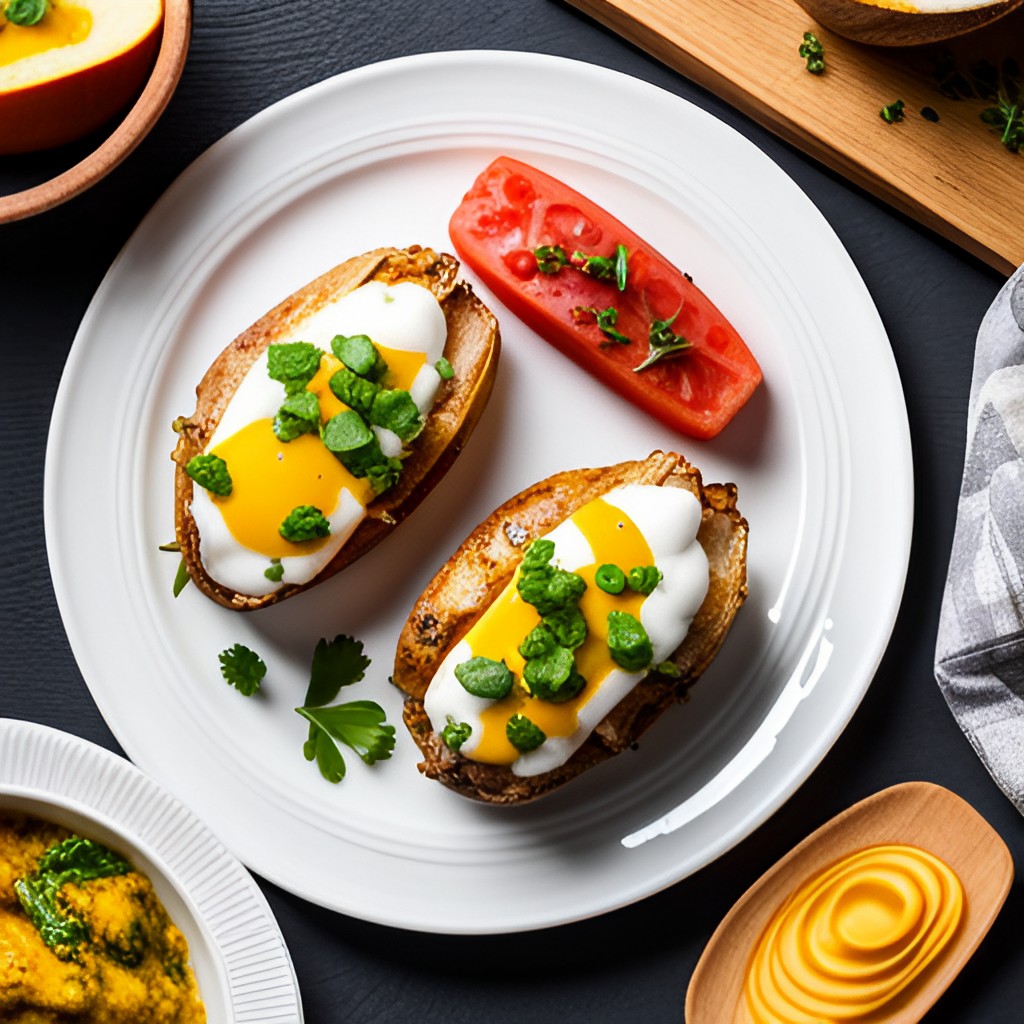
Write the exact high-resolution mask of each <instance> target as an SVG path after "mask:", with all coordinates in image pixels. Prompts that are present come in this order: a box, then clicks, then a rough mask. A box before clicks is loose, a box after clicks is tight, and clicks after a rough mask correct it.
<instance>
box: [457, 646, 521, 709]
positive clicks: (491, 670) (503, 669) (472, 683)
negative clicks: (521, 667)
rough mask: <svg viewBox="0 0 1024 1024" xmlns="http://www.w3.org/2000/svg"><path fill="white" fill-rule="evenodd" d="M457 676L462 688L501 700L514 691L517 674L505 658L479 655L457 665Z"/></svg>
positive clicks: (475, 693) (477, 695)
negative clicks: (499, 659) (498, 659)
mask: <svg viewBox="0 0 1024 1024" xmlns="http://www.w3.org/2000/svg"><path fill="white" fill-rule="evenodd" d="M455 678H456V679H458V681H459V682H460V683H461V684H462V688H463V689H464V690H465V691H466V692H467V693H471V694H473V696H474V697H483V698H484V699H486V700H501V698H502V697H507V696H508V695H509V693H511V692H512V684H513V683H514V682H515V676H513V675H512V672H511V671H510V669H509V667H508V666H507V665H506V664H505V662H504V660H502V661H494V660H493V659H491V658H484V657H482V656H481V655H477V656H476V657H475V658H470V659H469V660H468V661H464V662H462V663H461V664H459V665H456V666H455Z"/></svg>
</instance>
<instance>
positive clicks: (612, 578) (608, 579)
mask: <svg viewBox="0 0 1024 1024" xmlns="http://www.w3.org/2000/svg"><path fill="white" fill-rule="evenodd" d="M594 582H595V583H596V584H597V585H598V586H599V587H600V588H601V589H602V590H603V591H604V592H605V593H606V594H621V593H622V591H623V590H625V589H626V574H625V573H624V572H623V571H622V570H621V569H620V568H619V567H618V566H617V565H612V564H611V563H610V562H605V564H604V565H602V566H599V567H598V570H597V572H596V573H594Z"/></svg>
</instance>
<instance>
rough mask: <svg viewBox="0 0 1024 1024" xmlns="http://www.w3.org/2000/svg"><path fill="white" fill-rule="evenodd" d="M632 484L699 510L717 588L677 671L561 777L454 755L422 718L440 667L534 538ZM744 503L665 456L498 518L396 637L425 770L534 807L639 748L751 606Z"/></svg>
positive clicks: (653, 681) (677, 660)
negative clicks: (673, 492)
mask: <svg viewBox="0 0 1024 1024" xmlns="http://www.w3.org/2000/svg"><path fill="white" fill-rule="evenodd" d="M623 484H654V485H657V486H660V487H679V488H685V489H687V490H689V491H690V492H691V493H692V494H693V495H694V496H695V497H696V498H697V499H698V501H699V502H700V512H699V527H698V528H697V535H696V540H697V543H699V545H700V546H701V548H703V550H704V553H705V555H706V556H707V562H708V569H709V584H708V590H707V594H706V596H705V597H704V599H703V602H702V603H701V604H700V606H699V609H698V611H697V612H696V615H695V616H694V618H693V619H692V622H691V625H690V628H689V631H688V632H687V634H686V636H685V639H684V640H683V642H682V643H681V644H680V645H679V647H678V648H677V649H676V650H675V652H674V653H673V654H672V655H671V659H670V660H671V662H672V663H673V664H674V665H675V666H676V668H675V669H673V670H672V671H671V672H669V671H667V669H666V670H662V671H657V670H655V671H652V672H649V674H647V675H646V677H645V678H643V679H642V680H641V682H640V683H639V684H637V685H636V686H635V687H634V688H633V689H632V690H630V691H629V693H628V694H627V695H626V696H625V697H624V698H623V699H622V700H621V701H620V702H619V703H618V704H616V705H615V706H614V707H613V709H612V710H611V711H610V712H609V713H608V714H607V715H606V716H605V717H604V718H603V719H602V720H601V722H600V724H599V725H598V726H597V727H596V728H595V729H594V730H593V732H592V733H590V735H589V736H588V738H587V739H586V740H585V741H584V742H583V744H582V746H580V747H579V748H578V749H577V750H576V751H575V753H573V754H572V755H571V756H570V757H569V759H568V760H567V761H565V763H563V764H562V765H561V766H560V767H557V768H555V769H553V770H550V771H546V772H544V773H542V774H537V775H528V776H522V775H516V774H514V773H513V771H512V770H511V768H509V767H507V766H506V765H503V764H494V763H484V762H482V761H474V760H471V759H469V758H467V757H465V756H462V755H461V754H460V753H456V752H454V751H453V750H452V749H451V748H450V746H449V745H447V744H446V743H445V742H444V741H443V740H442V737H441V735H440V734H439V733H438V732H436V731H435V729H434V727H433V726H432V724H431V721H430V718H429V716H428V715H427V713H426V711H425V709H424V697H425V695H426V692H427V689H428V687H429V685H430V683H431V680H432V679H433V677H434V675H435V672H436V671H437V669H438V666H440V664H441V663H442V662H443V661H444V659H445V657H446V655H447V654H448V653H449V652H450V651H451V650H452V648H453V647H455V645H456V644H458V642H459V641H460V639H461V638H463V637H464V636H465V635H466V634H467V632H468V631H469V630H470V628H471V627H472V626H473V624H474V623H475V622H476V621H477V620H478V619H479V618H480V617H481V616H482V615H483V613H484V611H485V610H486V609H487V608H488V607H489V606H490V605H491V604H492V603H493V602H494V601H495V599H496V598H497V597H498V595H499V594H500V593H501V592H502V591H503V590H504V588H505V587H506V585H507V584H508V583H509V581H510V580H511V579H512V578H513V575H514V573H515V571H516V568H517V567H518V566H519V564H520V562H521V561H522V560H523V555H524V552H525V551H526V549H527V548H528V547H529V545H530V542H531V541H532V540H533V539H534V538H537V537H541V536H542V535H544V534H546V533H548V532H549V531H551V530H552V529H553V528H554V527H556V526H557V525H558V524H559V523H561V522H563V521H564V520H566V519H567V518H568V517H570V516H571V515H572V514H573V513H574V512H575V511H577V510H578V509H580V508H581V507H583V506H584V505H586V504H587V503H588V502H590V501H592V500H593V499H595V498H598V497H601V496H602V495H605V494H607V493H608V492H609V491H610V490H611V489H612V488H615V487H618V486H620V485H623ZM736 498H737V495H736V488H735V486H734V485H732V484H704V483H703V482H702V480H701V476H700V473H699V471H698V470H697V469H695V468H694V467H693V466H691V465H690V464H689V463H688V462H687V461H686V460H685V459H684V458H683V457H682V456H680V455H677V454H673V453H665V452H660V451H657V452H654V453H653V454H652V455H650V456H649V457H648V458H646V459H643V460H641V461H635V462H624V463H620V464H618V465H614V466H609V467H606V468H598V469H582V470H575V471H571V472H565V473H560V474H557V475H555V476H553V477H550V478H548V479H547V480H543V481H541V482H540V483H537V484H535V485H534V486H532V487H530V488H528V489H527V490H525V491H523V492H522V493H520V494H518V495H516V496H515V497H514V498H512V499H510V500H509V501H507V502H505V504H503V505H502V506H501V507H500V508H498V509H497V510H496V511H495V512H494V513H492V514H491V515H490V516H489V517H488V518H487V519H486V520H484V522H482V523H481V524H480V525H479V526H478V527H477V528H476V529H475V530H474V531H473V533H472V534H471V535H470V536H469V537H468V538H467V540H466V541H465V542H464V543H463V544H462V546H461V547H460V548H459V549H458V551H457V552H456V553H455V554H454V555H453V556H452V558H451V559H450V560H449V561H448V562H447V564H446V565H445V566H444V567H443V568H442V569H441V571H440V572H439V573H438V574H437V575H436V576H435V578H434V579H433V581H432V582H431V583H430V584H429V585H428V586H427V588H426V590H425V591H424V592H423V594H422V595H421V596H420V598H419V600H418V601H417V602H416V604H415V606H414V608H413V610H412V613H411V614H410V616H409V618H408V620H407V622H406V624H405V627H404V629H403V630H402V633H401V636H400V638H399V642H398V649H397V652H396V656H395V666H394V674H393V680H394V683H395V684H396V685H397V686H398V687H399V688H400V689H401V690H402V691H403V692H404V694H405V702H404V712H403V717H404V719H405V723H406V726H407V727H408V729H409V731H410V733H411V734H412V737H413V739H414V740H415V741H416V743H417V745H418V746H419V748H420V751H421V752H422V754H423V761H422V762H421V763H420V765H419V767H420V770H421V771H422V772H423V773H424V774H425V775H426V776H428V777H429V778H432V779H436V780H437V781H439V782H441V783H443V784H444V785H445V786H448V787H449V788H451V789H453V790H455V791H456V792H458V793H461V794H462V795H463V796H467V797H471V798H473V799H476V800H481V801H485V802H488V803H495V804H516V803H525V802H527V801H530V800H533V799H536V798H537V797H540V796H543V795H544V794H546V793H550V792H551V791H552V790H554V789H556V788H557V787H559V786H561V785H563V784H564V783H566V782H568V781H569V780H570V779H573V778H575V777H576V776H578V775H579V774H580V773H581V772H584V771H586V770H587V769H588V768H591V767H593V766H594V765H597V764H599V763H601V762H602V761H605V760H607V759H608V758H610V757H611V756H613V755H614V754H618V753H620V752H621V751H623V750H625V749H626V748H627V747H629V746H630V745H631V744H633V743H634V742H635V741H636V740H637V738H638V737H639V736H640V735H641V734H642V733H643V732H644V730H646V729H647V728H648V726H650V725H651V724H652V723H653V722H654V721H655V719H657V718H658V717H659V716H660V715H661V714H662V713H663V712H664V711H665V710H666V709H667V708H668V707H669V706H670V705H672V704H673V703H674V702H676V701H678V700H680V699H681V698H682V697H683V696H684V695H685V694H686V692H687V690H688V689H689V688H690V687H691V686H692V685H693V684H694V683H695V682H696V681H697V679H698V678H699V677H700V675H701V673H703V672H704V670H705V669H706V668H707V667H708V665H709V664H710V663H711V661H712V659H713V658H714V656H715V654H716V653H717V651H718V649H719V648H720V646H721V644H722V642H723V641H724V639H725V636H726V634H727V632H728V630H729V627H730V626H731V624H732V621H733V618H734V616H735V615H736V612H737V610H738V609H739V607H740V605H741V604H742V603H743V601H744V599H745V597H746V594H747V571H746V552H747V533H748V527H747V522H746V520H745V519H744V518H743V516H742V515H740V513H739V511H738V510H737V507H736ZM661 664H662V666H664V663H661ZM669 667H670V666H669Z"/></svg>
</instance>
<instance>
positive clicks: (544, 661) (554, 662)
mask: <svg viewBox="0 0 1024 1024" xmlns="http://www.w3.org/2000/svg"><path fill="white" fill-rule="evenodd" d="M523 679H524V681H525V682H526V685H527V686H528V687H529V688H530V693H531V694H533V696H534V697H538V698H539V699H541V700H546V701H551V702H552V703H561V702H562V701H566V700H570V699H571V698H573V697H575V696H576V695H577V694H578V693H579V692H580V690H582V689H583V686H584V684H585V680H584V679H583V676H581V675H580V674H579V672H577V671H576V663H575V659H574V658H573V655H572V651H570V650H569V649H568V648H567V647H555V648H553V649H552V650H551V652H550V653H548V654H544V655H542V656H541V657H539V658H531V659H530V660H529V661H527V662H526V664H525V665H524V666H523Z"/></svg>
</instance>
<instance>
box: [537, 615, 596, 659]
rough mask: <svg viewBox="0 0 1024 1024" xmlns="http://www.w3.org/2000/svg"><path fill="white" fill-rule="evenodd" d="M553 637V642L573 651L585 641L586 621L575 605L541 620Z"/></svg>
mask: <svg viewBox="0 0 1024 1024" xmlns="http://www.w3.org/2000/svg"><path fill="white" fill-rule="evenodd" d="M541 621H542V623H543V624H544V625H545V626H547V628H548V629H549V630H550V631H551V634H552V636H554V638H555V641H556V642H557V643H559V644H561V645H562V646H563V647H568V648H569V650H571V651H575V650H576V648H577V647H582V646H583V641H584V640H586V639H587V620H586V619H585V618H584V616H583V612H581V611H580V609H579V608H578V607H577V606H575V605H570V606H568V607H565V608H560V609H559V610H558V611H555V612H550V613H549V614H547V615H545V616H544V618H543V619H542V620H541Z"/></svg>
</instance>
